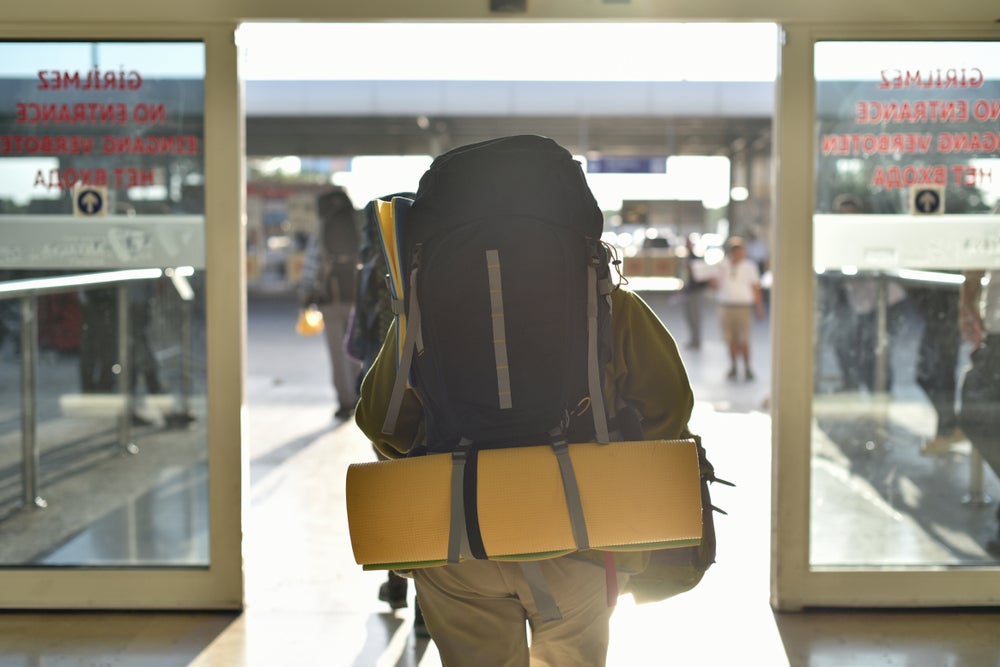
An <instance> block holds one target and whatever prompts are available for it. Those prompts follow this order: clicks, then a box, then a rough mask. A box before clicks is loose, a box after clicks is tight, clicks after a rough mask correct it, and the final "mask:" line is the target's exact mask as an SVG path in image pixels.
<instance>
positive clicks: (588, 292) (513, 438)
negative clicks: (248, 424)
mask: <svg viewBox="0 0 1000 667" xmlns="http://www.w3.org/2000/svg"><path fill="white" fill-rule="evenodd" d="M371 211H372V213H373V214H374V217H375V218H376V219H377V221H378V230H379V233H380V236H381V241H382V247H383V250H384V252H385V257H384V258H385V263H386V266H387V269H388V274H389V275H388V280H387V284H388V286H389V290H390V292H391V295H392V301H393V311H394V313H395V317H396V327H395V330H396V340H395V345H396V359H397V372H396V376H395V385H394V387H393V390H392V396H391V398H390V399H389V401H388V404H389V407H388V410H387V413H386V416H385V420H384V423H383V425H382V431H383V433H386V434H392V433H394V429H395V424H396V421H397V417H398V415H399V409H400V405H401V402H402V398H403V395H404V393H405V390H406V388H407V386H412V387H414V388H415V389H416V390H417V393H418V394H419V397H420V404H421V406H422V409H423V427H424V435H425V438H424V442H423V443H422V444H420V445H419V446H415V447H413V448H411V449H410V457H411V459H412V457H414V455H429V456H423V457H419V456H418V459H419V460H402V461H382V462H377V463H370V464H356V465H352V466H351V468H350V470H349V471H348V485H347V497H348V516H349V522H350V526H351V535H352V542H354V546H355V558H356V559H357V560H358V562H359V563H362V564H363V565H364V566H365V567H366V568H369V567H370V568H391V569H404V570H405V569H410V568H413V567H428V566H433V565H443V564H445V563H446V562H449V563H457V562H461V561H462V560H464V559H467V558H477V559H482V558H496V559H513V560H518V561H521V562H522V563H523V564H524V566H525V567H530V565H531V561H534V560H537V559H538V558H545V557H553V556H555V555H561V554H564V553H570V552H572V551H586V550H590V549H592V548H593V549H599V550H603V551H606V552H607V553H608V555H607V556H606V561H605V562H606V563H607V562H613V558H612V557H611V556H610V552H613V551H615V550H663V549H664V547H668V546H669V547H671V548H669V549H668V550H670V551H676V552H677V553H676V554H675V555H674V557H673V558H669V559H664V558H659V557H655V558H654V559H653V562H652V563H651V565H652V567H651V568H650V570H649V572H648V573H647V576H646V577H645V579H636V580H635V582H636V585H635V586H633V587H630V588H629V590H630V591H631V592H633V593H634V594H635V596H636V599H641V600H643V601H647V600H651V599H663V598H665V597H669V596H670V595H673V594H676V593H679V592H683V591H684V590H688V589H690V588H691V587H693V586H694V585H695V584H697V582H698V580H699V579H700V578H701V575H702V574H703V573H704V571H705V569H707V567H708V566H709V565H710V564H711V563H712V562H713V561H714V552H715V550H714V537H715V536H714V526H713V523H712V517H711V512H712V509H713V508H712V506H711V501H710V498H709V497H708V493H707V485H708V482H710V481H716V479H715V477H714V472H713V471H712V468H711V464H709V463H708V462H707V459H706V458H705V456H704V450H703V449H702V447H701V444H700V441H698V439H697V438H689V439H684V440H677V441H650V440H645V441H644V442H642V443H638V444H639V445H641V447H647V446H650V445H652V446H653V450H644V451H646V452H650V451H654V450H655V454H656V455H657V456H660V455H663V454H665V453H666V452H667V451H668V450H674V449H677V450H678V451H680V450H683V451H684V452H686V453H685V454H684V455H683V458H684V460H685V463H684V464H683V465H678V466H677V467H676V470H675V469H674V466H673V464H668V465H667V466H666V467H664V466H662V463H663V462H662V461H661V463H660V465H661V467H659V468H656V470H657V472H654V473H653V475H652V478H651V479H648V480H647V481H646V482H639V481H638V480H639V478H640V477H642V475H641V474H640V473H639V472H636V471H635V467H636V466H637V465H638V466H640V467H641V466H643V465H644V463H642V462H644V461H646V460H647V459H645V458H643V457H644V456H645V454H643V455H642V456H641V457H638V458H637V457H634V456H632V454H631V453H632V452H638V451H639V449H636V448H633V447H630V446H629V445H628V443H625V442H622V441H629V440H632V441H643V440H644V437H643V434H642V430H641V416H640V417H639V418H630V417H633V416H634V415H633V413H634V411H633V410H631V409H630V408H628V406H608V405H606V404H605V400H604V396H603V393H604V370H605V368H606V367H607V365H608V364H609V363H610V360H611V351H612V344H611V340H610V339H611V319H610V318H611V313H610V301H611V299H610V294H611V291H612V289H613V287H614V286H613V284H612V281H611V277H610V270H609V256H608V252H607V250H606V248H605V246H604V245H603V244H602V243H601V241H600V235H601V231H602V228H603V215H602V213H601V211H600V209H599V207H598V206H597V203H596V201H595V200H594V198H593V195H592V194H591V192H590V190H589V188H588V186H587V184H586V180H585V178H584V175H583V172H582V169H581V167H580V165H579V163H577V162H576V161H575V160H573V158H572V156H571V155H570V153H569V152H568V151H566V150H565V149H563V148H562V147H560V146H559V145H558V144H556V143H555V142H553V141H551V140H549V139H545V138H542V137H536V136H516V137H509V138H504V139H496V140H492V141H487V142H482V143H477V144H473V145H471V146H465V147H462V148H458V149H455V150H453V151H451V152H449V153H445V154H444V155H442V156H440V157H438V158H437V159H436V160H435V161H434V162H433V163H432V165H431V167H430V169H429V170H428V171H427V172H426V173H425V174H424V176H423V177H422V178H421V180H420V184H419V188H418V190H417V192H416V195H415V196H414V197H413V198H412V199H411V198H409V197H401V196H396V197H390V198H387V199H384V200H376V201H375V202H373V206H372V209H371ZM665 398H666V397H665ZM616 408H617V409H618V410H617V412H618V414H617V416H616V415H615V411H616ZM612 440H613V441H614V442H612V444H611V445H610V446H609V449H607V450H604V451H605V452H610V456H611V457H612V458H613V461H609V462H608V465H607V466H605V467H602V468H600V471H604V473H606V472H607V471H609V470H610V469H611V468H615V469H616V471H618V470H617V469H618V468H620V469H621V470H627V469H628V470H631V471H632V472H631V473H630V475H634V477H629V476H626V478H627V479H628V478H630V479H633V481H636V482H637V484H636V485H635V486H636V487H637V488H638V490H639V491H640V495H643V494H646V495H643V498H645V499H649V498H653V497H654V496H653V494H651V493H648V492H649V491H651V490H654V489H660V488H669V489H671V490H672V491H676V490H679V489H680V488H681V487H684V488H685V489H686V490H685V491H684V492H682V493H680V494H679V495H678V497H676V498H674V499H672V500H664V499H662V498H660V499H658V500H657V501H655V502H651V503H650V502H644V501H635V502H633V501H628V502H626V501H623V500H622V497H624V496H626V495H630V494H629V493H628V492H630V491H632V490H634V489H632V488H631V485H630V484H629V482H624V483H623V484H618V485H615V484H614V483H611V484H609V483H607V481H606V480H602V482H603V483H601V484H598V485H597V486H599V487H600V489H597V488H595V485H594V483H593V482H594V480H595V477H594V476H593V475H594V471H595V468H594V466H593V459H590V460H589V461H588V457H591V456H592V455H595V454H597V453H598V452H596V451H595V450H593V449H588V448H592V447H593V445H586V444H575V445H573V446H572V447H573V448H575V454H574V456H570V454H569V449H570V447H569V443H588V442H598V443H609V442H611V441H612ZM546 444H547V445H551V447H550V448H549V447H538V445H546ZM503 448H506V451H510V448H520V449H519V450H518V452H517V454H518V455H521V454H524V456H523V459H522V458H519V457H512V458H519V460H517V461H514V462H513V463H512V462H511V459H506V458H505V459H503V462H501V463H498V462H497V457H495V456H494V454H495V453H496V451H495V450H497V449H503ZM529 450H530V451H531V453H530V454H529V453H528V452H529ZM539 450H543V451H544V450H551V451H550V454H549V455H548V457H545V456H543V452H540V451H539ZM551 452H554V456H553V455H552V454H551ZM442 454H446V455H450V458H451V462H450V463H442V459H444V460H445V461H447V458H446V457H443V456H440V455H442ZM431 459H434V461H431ZM486 459H489V461H488V462H487V463H486V464H485V465H484V466H483V470H478V468H477V466H478V464H479V462H480V461H486ZM543 459H544V460H545V462H544V463H540V462H541V461H542V460H543ZM574 459H575V460H576V461H577V463H578V464H580V465H582V466H583V468H582V470H581V474H582V475H583V476H582V477H581V479H580V480H579V484H578V480H577V478H576V475H575V472H574V463H573V460H574ZM522 460H523V461H527V460H531V461H534V462H535V463H532V464H527V463H523V462H522ZM602 460H603V459H602ZM649 461H651V459H649ZM678 461H679V460H678ZM637 462H638V463H637ZM542 465H544V466H547V467H546V468H545V470H546V473H545V475H546V476H545V479H546V480H548V481H546V482H545V488H546V489H551V488H552V486H555V487H556V488H557V489H558V486H559V484H560V482H561V485H562V489H561V490H558V491H557V493H556V494H554V495H555V496H562V498H563V500H564V502H559V498H558V497H552V496H546V501H545V502H538V503H537V504H536V505H533V506H531V507H529V508H527V513H528V514H530V515H531V516H530V517H527V516H526V515H521V514H518V516H519V517H524V518H530V519H531V520H530V521H521V520H517V521H514V522H511V521H510V516H511V513H510V511H509V507H510V503H511V501H512V500H513V498H512V495H514V494H517V496H518V499H519V500H523V497H524V496H530V497H534V498H540V496H539V495H537V492H538V486H531V485H530V483H526V482H525V479H526V478H529V477H530V478H531V479H534V480H538V479H540V478H541V477H542V475H541V474H540V473H539V471H540V470H541V467H542ZM490 466H493V467H492V468H490ZM553 467H555V469H556V470H557V471H558V472H557V473H556V475H555V479H556V480H557V481H556V482H555V483H554V484H552V482H551V480H552V474H551V473H552V470H553ZM699 468H700V474H699ZM498 469H501V470H502V474H499V475H498V473H497V470H498ZM650 469H651V470H652V469H653V468H652V466H651V467H650ZM618 472H621V471H618ZM604 473H602V472H598V473H597V477H598V478H601V477H604V476H606V475H605V474H604ZM674 474H678V475H680V479H678V480H677V485H676V486H673V484H674V483H673V482H665V481H664V480H665V479H666V478H667V477H670V476H671V475H674ZM482 475H486V479H485V481H482V480H478V477H477V476H482ZM449 476H450V484H449V482H448V481H447V480H448V477H449ZM403 480H406V482H403ZM498 480H499V481H498ZM477 485H478V487H477ZM375 489H378V490H379V491H378V492H377V493H376V492H374V490H375ZM498 489H499V490H498ZM498 494H499V495H498ZM588 494H589V495H588ZM581 495H583V496H585V497H586V498H587V502H586V503H584V502H582V501H581ZM681 496H683V499H682V498H681ZM633 500H634V499H633ZM619 501H621V502H619ZM477 503H478V506H477ZM529 504H530V503H529ZM585 504H586V505H587V510H588V511H584V505H585ZM560 505H562V507H561V508H560V507H559V506H560ZM647 506H655V508H656V512H659V513H660V514H659V515H657V516H656V517H653V519H652V520H651V521H647V522H646V523H645V525H643V526H639V525H638V524H641V523H643V520H641V519H637V520H636V521H635V522H621V521H619V520H618V516H619V514H618V512H628V513H629V514H630V515H633V514H639V512H638V511H637V510H636V508H639V507H647ZM390 508H397V509H395V510H391V509H390ZM401 508H405V509H401ZM595 508H596V509H597V511H599V512H601V513H602V514H603V515H604V516H607V517H612V518H613V519H614V521H616V522H618V523H619V524H621V525H622V526H629V527H630V528H629V530H628V531H625V532H630V531H632V532H634V534H632V535H626V536H624V538H621V539H619V538H618V537H616V538H607V537H606V535H605V536H601V535H597V534H596V533H598V532H600V531H598V530H595V536H594V538H595V540H596V541H593V542H591V541H590V538H589V536H588V523H589V521H590V519H588V516H589V517H590V518H593V514H592V512H593V510H595ZM656 512H654V514H655V513H656ZM692 513H693V514H694V516H693V524H694V525H693V532H685V531H686V530H687V529H685V530H682V531H678V532H677V533H670V534H669V535H667V534H665V533H659V534H661V535H663V537H662V541H657V539H655V538H653V537H651V536H652V535H654V534H657V533H656V531H657V530H659V529H660V528H662V526H663V525H664V524H665V523H669V522H670V519H672V518H674V517H672V516H671V517H667V516H665V514H670V515H674V514H676V515H677V516H680V515H682V514H683V515H684V516H685V517H687V518H689V519H690V518H691V517H692ZM386 515H392V517H391V520H392V521H394V522H395V524H394V525H396V528H394V529H393V530H391V531H388V532H389V534H391V535H393V539H387V538H386V537H385V532H384V531H383V530H382V528H384V525H385V524H384V521H383V522H382V523H381V524H379V526H380V529H379V530H378V531H377V534H372V533H371V531H370V530H369V527H370V526H372V525H373V524H374V522H375V519H374V517H382V516H386ZM397 515H398V516H397ZM543 515H546V516H543ZM548 515H558V518H559V520H560V521H561V522H562V523H560V524H559V525H560V527H559V528H558V529H557V530H556V529H553V528H552V523H551V522H547V519H550V518H552V517H551V516H548ZM498 516H499V517H501V519H500V521H499V524H501V525H502V527H503V528H507V529H513V530H515V531H516V532H517V533H518V535H517V536H516V537H517V539H516V540H510V542H516V543H517V546H514V545H513V544H510V543H508V544H503V545H499V546H498V547H497V548H488V547H487V546H486V545H487V544H488V543H490V542H491V539H488V537H489V538H492V542H493V544H494V545H497V544H498V543H500V542H503V541H504V538H502V537H497V534H498V533H500V532H503V531H498V530H497V524H498V522H497V521H491V522H490V525H489V526H488V529H489V531H495V532H491V533H490V534H489V536H487V529H486V528H487V527H486V526H483V530H480V528H481V525H480V522H481V521H482V520H485V521H489V520H490V518H491V517H492V518H494V519H495V518H496V517H498ZM632 518H634V519H636V516H632ZM567 519H568V520H567ZM664 519H667V520H666V521H664ZM567 523H568V528H567V527H566V524H567ZM654 523H655V524H656V525H655V526H654V525H653V524H654ZM689 525H690V523H689ZM594 527H595V529H596V528H598V526H597V525H596V522H595V526H594ZM567 531H569V532H571V533H572V534H571V536H569V539H568V541H566V540H565V539H563V541H561V542H560V541H559V539H555V538H554V537H553V535H554V534H556V533H558V534H559V535H561V536H564V537H565V536H567V535H568V532H567ZM532 532H534V533H536V534H540V535H544V536H545V537H547V538H553V539H552V540H550V541H547V542H544V545H543V546H535V547H534V548H531V547H529V546H525V545H526V544H529V543H530V544H531V545H538V544H542V542H543V540H534V539H533V538H532V536H531V535H529V533H532ZM667 532H669V531H667ZM508 536H509V535H508ZM396 537H398V539H395V538H396ZM522 538H526V539H522ZM560 539H562V538H560ZM602 540H603V541H602ZM616 540H618V541H616ZM671 540H673V541H674V544H671V545H668V542H670V541H671ZM677 547H681V548H677ZM362 552H364V553H362ZM611 596H612V594H611V592H610V590H609V598H610V597H611Z"/></svg>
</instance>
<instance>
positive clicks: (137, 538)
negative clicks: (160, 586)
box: [0, 41, 209, 567]
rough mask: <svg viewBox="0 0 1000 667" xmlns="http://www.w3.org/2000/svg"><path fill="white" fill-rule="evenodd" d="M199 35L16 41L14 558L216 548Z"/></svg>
mask: <svg viewBox="0 0 1000 667" xmlns="http://www.w3.org/2000/svg"><path fill="white" fill-rule="evenodd" d="M204 76H205V49H204V45H203V44H202V43H201V42H44V43H43V42H13V41H7V42H0V377H2V378H3V382H0V567H42V566H52V567H54V566H75V567H80V566H89V567H102V566H103V567H128V566H136V567H142V566H199V567H205V566H207V565H208V563H209V553H208V475H207V459H208V445H207V437H206V414H205V405H206V403H205V308H204V306H205V290H204V285H205V241H204V228H205V225H204V196H203V192H204V188H203V182H204V154H203V133H204Z"/></svg>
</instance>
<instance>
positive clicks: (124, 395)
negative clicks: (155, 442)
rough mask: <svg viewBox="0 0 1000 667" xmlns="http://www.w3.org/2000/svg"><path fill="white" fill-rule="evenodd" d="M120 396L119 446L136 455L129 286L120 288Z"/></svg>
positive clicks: (122, 285) (121, 284)
mask: <svg viewBox="0 0 1000 667" xmlns="http://www.w3.org/2000/svg"><path fill="white" fill-rule="evenodd" d="M117 292H118V394H119V396H121V399H122V400H121V405H122V411H121V413H120V414H119V415H118V444H119V445H120V446H121V448H122V451H124V452H128V453H130V454H135V453H136V452H137V451H138V448H137V447H136V446H135V445H134V444H133V443H132V431H131V422H132V407H133V406H132V386H131V385H132V377H131V375H132V364H131V360H130V359H129V340H128V329H129V327H128V286H127V285H126V284H125V283H119V285H118V288H117Z"/></svg>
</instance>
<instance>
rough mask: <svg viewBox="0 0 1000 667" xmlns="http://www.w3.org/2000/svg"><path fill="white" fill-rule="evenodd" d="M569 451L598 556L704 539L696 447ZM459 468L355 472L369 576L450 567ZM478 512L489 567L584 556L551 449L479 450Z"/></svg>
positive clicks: (352, 517)
mask: <svg viewBox="0 0 1000 667" xmlns="http://www.w3.org/2000/svg"><path fill="white" fill-rule="evenodd" d="M569 451H570V459H571V460H572V462H573V469H574V472H575V473H576V479H577V484H578V486H579V489H580V499H581V504H582V505H583V514H584V518H585V520H586V524H587V534H588V537H589V539H590V544H591V547H592V548H595V549H603V550H610V551H617V550H629V549H654V548H668V547H672V546H688V545H691V544H697V543H698V542H699V541H700V540H701V487H700V482H699V469H698V454H697V451H696V448H695V443H694V441H693V440H642V441H635V442H613V443H610V444H607V445H599V444H595V443H581V444H573V445H570V447H569ZM451 470H452V459H451V455H449V454H432V455H429V456H422V457H416V458H411V459H400V460H395V461H378V462H372V463H360V464H355V465H351V466H350V467H349V468H348V471H347V518H348V524H349V527H350V533H351V544H352V546H353V549H354V558H355V560H356V561H357V562H358V563H359V564H361V565H363V566H365V567H366V568H367V569H379V568H390V567H391V568H402V567H426V566H433V565H442V564H444V563H445V562H446V561H447V556H448V530H449V526H450V511H451V510H450V507H451V505H450V501H451ZM477 504H478V510H479V512H478V516H479V525H480V531H481V533H482V538H483V546H484V547H485V549H486V553H487V554H488V555H489V556H490V558H491V559H497V560H517V559H529V558H548V557H553V556H559V555H562V554H565V553H569V552H572V551H575V550H576V547H575V545H574V542H573V533H572V529H571V527H570V518H569V512H568V511H567V509H566V497H565V495H564V493H563V486H562V479H561V477H560V473H559V465H558V463H557V461H556V456H555V453H554V452H553V451H552V448H551V447H549V446H547V445H544V446H536V447H517V448H510V449H491V450H484V451H481V452H480V453H479V467H478V490H477Z"/></svg>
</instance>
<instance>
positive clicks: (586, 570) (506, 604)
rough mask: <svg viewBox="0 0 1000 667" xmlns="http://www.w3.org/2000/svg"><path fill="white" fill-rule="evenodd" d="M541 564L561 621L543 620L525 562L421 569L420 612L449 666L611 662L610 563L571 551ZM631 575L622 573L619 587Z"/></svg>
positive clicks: (559, 666) (566, 666) (557, 666)
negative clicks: (607, 574)
mask: <svg viewBox="0 0 1000 667" xmlns="http://www.w3.org/2000/svg"><path fill="white" fill-rule="evenodd" d="M539 564H540V566H541V568H542V573H543V575H544V577H545V583H546V586H547V588H548V590H549V593H550V594H551V595H552V597H553V598H554V599H555V602H556V604H557V605H558V606H559V610H560V612H561V614H562V620H557V621H548V622H545V621H542V620H541V618H540V616H539V613H538V609H537V608H536V606H535V602H534V600H533V598H532V595H531V588H530V586H529V584H528V581H527V580H526V579H525V577H524V574H523V573H522V571H521V566H520V565H519V564H518V563H509V562H499V561H481V560H473V561H465V562H463V563H460V564H458V565H446V566H443V567H432V568H426V569H418V570H415V571H414V574H413V576H414V580H415V582H416V588H417V598H418V599H419V600H420V609H421V611H422V612H423V614H424V620H425V621H426V623H427V629H428V630H429V631H430V634H431V637H432V638H433V639H434V643H435V645H436V646H437V648H438V651H439V653H440V654H441V661H442V663H443V665H444V666H445V667H526V666H528V665H530V666H531V667H543V666H544V667H576V666H578V665H579V666H588V667H589V666H594V667H602V666H603V665H604V664H605V661H606V658H607V652H608V623H609V621H610V619H611V612H612V611H613V608H612V607H608V600H607V580H606V577H605V571H604V568H603V567H602V566H600V565H596V564H594V563H591V562H588V561H584V560H580V559H576V558H570V557H567V556H563V557H561V558H553V559H551V560H543V561H540V562H539ZM627 580H628V575H624V574H619V575H618V589H619V590H623V589H624V586H625V584H626V582H627ZM525 621H527V623H528V624H529V625H530V628H531V646H530V648H529V645H528V633H527V630H526V628H525Z"/></svg>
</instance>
